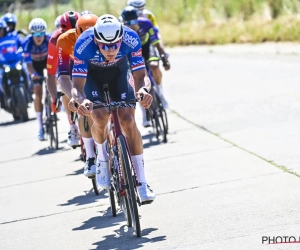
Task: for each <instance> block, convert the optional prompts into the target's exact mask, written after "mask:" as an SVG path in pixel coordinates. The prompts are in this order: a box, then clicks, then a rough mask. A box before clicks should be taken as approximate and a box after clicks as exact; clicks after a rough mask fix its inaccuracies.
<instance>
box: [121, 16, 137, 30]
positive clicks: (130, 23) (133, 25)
mask: <svg viewBox="0 0 300 250" xmlns="http://www.w3.org/2000/svg"><path fill="white" fill-rule="evenodd" d="M124 24H125V25H126V26H127V27H129V28H130V29H133V30H134V31H135V32H137V31H138V30H139V21H138V19H135V20H130V21H125V22H124Z"/></svg>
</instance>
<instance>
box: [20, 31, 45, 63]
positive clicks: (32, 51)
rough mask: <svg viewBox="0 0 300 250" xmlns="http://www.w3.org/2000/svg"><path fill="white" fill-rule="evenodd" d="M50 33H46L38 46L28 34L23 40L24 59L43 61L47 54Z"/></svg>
mask: <svg viewBox="0 0 300 250" xmlns="http://www.w3.org/2000/svg"><path fill="white" fill-rule="evenodd" d="M49 40H50V35H49V34H46V35H45V39H44V41H43V43H42V44H41V45H40V46H37V45H35V43H34V41H33V37H32V35H31V34H30V35H28V36H27V37H26V38H25V40H24V42H23V50H24V61H25V62H26V63H32V61H35V62H39V61H44V60H45V59H46V58H47V55H48V43H49Z"/></svg>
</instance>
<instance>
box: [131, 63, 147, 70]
mask: <svg viewBox="0 0 300 250" xmlns="http://www.w3.org/2000/svg"><path fill="white" fill-rule="evenodd" d="M143 68H145V63H141V64H138V65H135V66H132V67H131V69H132V70H138V69H143Z"/></svg>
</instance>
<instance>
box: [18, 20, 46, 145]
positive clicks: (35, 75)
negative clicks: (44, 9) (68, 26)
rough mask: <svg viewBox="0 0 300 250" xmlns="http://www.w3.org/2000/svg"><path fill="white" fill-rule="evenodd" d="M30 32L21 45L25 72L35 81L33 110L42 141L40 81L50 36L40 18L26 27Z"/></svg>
mask: <svg viewBox="0 0 300 250" xmlns="http://www.w3.org/2000/svg"><path fill="white" fill-rule="evenodd" d="M28 29H29V31H30V32H31V34H30V35H28V36H27V37H26V38H25V40H24V43H23V49H24V61H25V63H26V64H27V70H28V73H29V75H30V76H31V80H37V81H35V85H34V87H33V92H34V94H35V100H34V108H35V111H36V117H37V121H38V126H39V132H38V139H39V140H41V141H42V140H44V129H43V121H42V115H43V105H42V95H43V88H42V83H43V80H42V79H40V78H41V77H43V76H44V72H43V71H44V69H46V68H47V67H46V64H47V56H48V43H49V40H50V35H49V34H46V30H47V24H46V22H45V21H44V20H43V19H42V18H34V19H32V21H31V22H30V23H29V27H28Z"/></svg>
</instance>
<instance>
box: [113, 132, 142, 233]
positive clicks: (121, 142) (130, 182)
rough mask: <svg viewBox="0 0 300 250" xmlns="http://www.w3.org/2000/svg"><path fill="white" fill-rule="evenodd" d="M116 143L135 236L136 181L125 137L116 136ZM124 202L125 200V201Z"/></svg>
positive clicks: (136, 231) (136, 211)
mask: <svg viewBox="0 0 300 250" xmlns="http://www.w3.org/2000/svg"><path fill="white" fill-rule="evenodd" d="M117 143H118V152H119V160H120V165H121V167H122V169H123V173H124V174H123V175H124V182H125V183H124V184H125V185H124V186H126V188H127V189H126V197H127V199H128V204H125V205H128V206H127V209H128V207H129V211H130V214H131V219H132V222H133V227H134V230H135V233H136V235H137V237H141V226H140V218H139V212H138V207H137V198H136V192H137V191H136V181H135V179H134V178H132V177H133V171H132V166H131V161H130V160H129V154H128V151H127V148H126V143H125V138H124V137H123V136H122V135H121V136H119V137H118V138H117ZM125 203H126V202H125Z"/></svg>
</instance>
